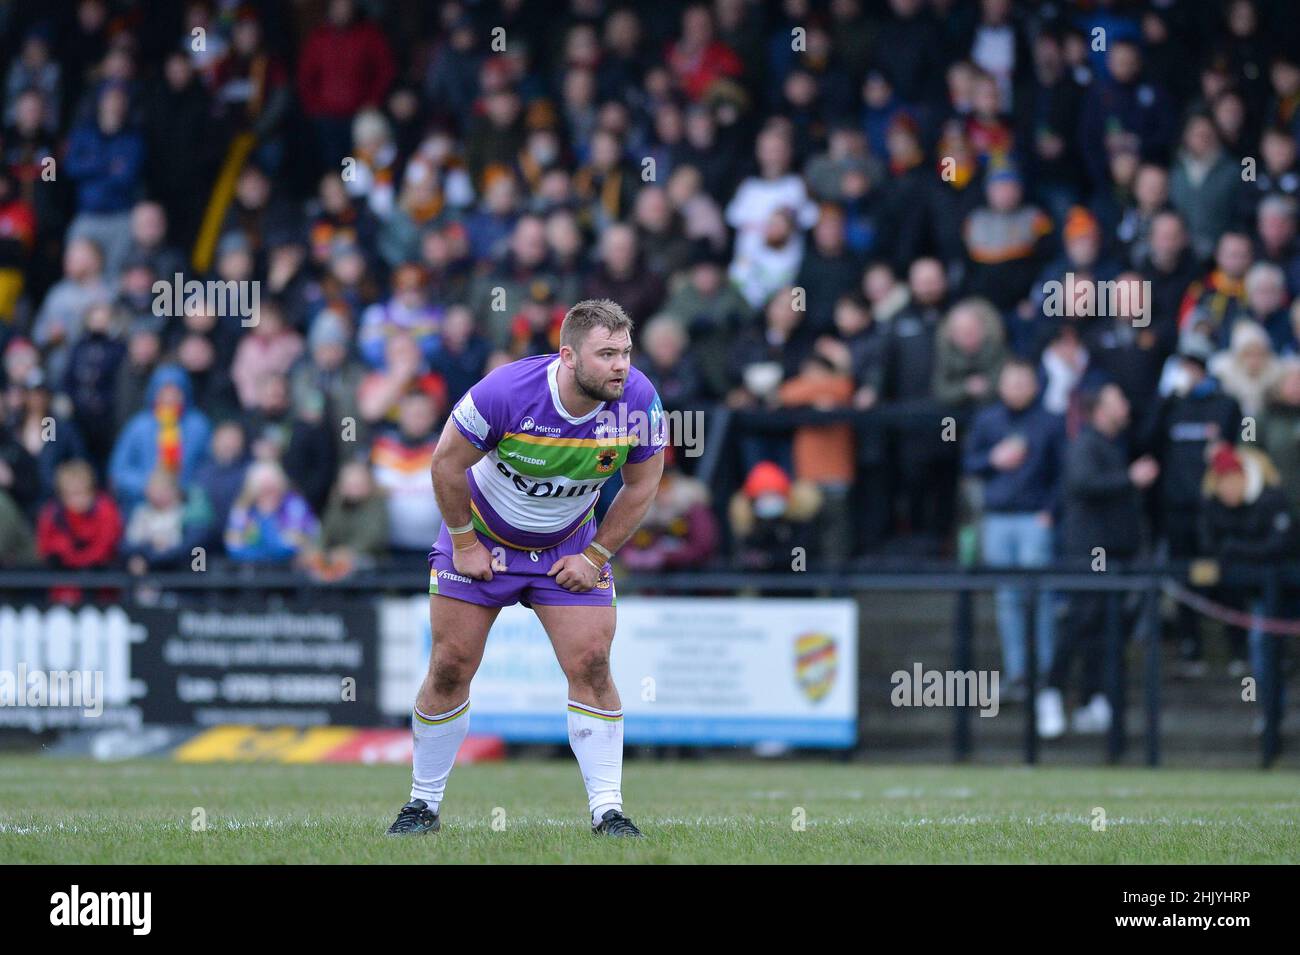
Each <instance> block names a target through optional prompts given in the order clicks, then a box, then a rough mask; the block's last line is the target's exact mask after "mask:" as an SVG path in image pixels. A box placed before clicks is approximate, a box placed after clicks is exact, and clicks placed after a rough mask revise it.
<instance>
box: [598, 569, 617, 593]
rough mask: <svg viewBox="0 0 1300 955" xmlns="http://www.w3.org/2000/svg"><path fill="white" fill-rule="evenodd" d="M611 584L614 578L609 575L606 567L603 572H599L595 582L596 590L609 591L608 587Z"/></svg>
mask: <svg viewBox="0 0 1300 955" xmlns="http://www.w3.org/2000/svg"><path fill="white" fill-rule="evenodd" d="M613 582H614V578H613V576H612V575H611V574H610V572H609V568H608V567H606V568H605V569H604V570H602V571H601V572H600V578H599V579H598V580H597V581H596V589H597V590H609V585H610V584H612V583H613Z"/></svg>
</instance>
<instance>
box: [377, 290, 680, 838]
mask: <svg viewBox="0 0 1300 955" xmlns="http://www.w3.org/2000/svg"><path fill="white" fill-rule="evenodd" d="M631 354H632V320H631V319H630V318H628V316H627V314H626V313H625V312H624V311H623V309H622V308H621V307H620V306H619V305H618V304H617V303H615V302H611V301H608V300H603V299H602V300H590V301H585V302H579V303H578V304H577V305H574V306H573V307H572V308H571V309H569V311H568V314H566V315H565V317H564V323H563V325H562V327H561V329H560V351H559V354H555V355H537V356H533V357H531V358H522V359H520V360H519V361H516V362H512V363H511V364H508V365H503V366H502V367H500V368H498V369H496V370H495V371H493V372H492V373H490V374H489V375H487V377H485V378H484V379H483V380H482V381H480V382H479V383H478V384H477V385H475V386H474V387H472V388H471V389H470V390H469V391H468V392H467V393H466V394H465V396H464V397H463V398H462V399H461V400H460V402H459V403H457V405H456V407H455V408H454V409H453V411H452V414H451V422H452V424H454V425H455V427H447V428H445V429H444V430H443V434H442V437H441V438H440V439H439V441H438V447H437V449H436V451H435V452H434V455H433V466H432V476H433V490H434V494H436V495H437V498H438V506H439V508H440V509H441V511H442V516H443V521H444V525H443V528H442V532H441V534H440V535H439V536H438V542H437V543H436V544H435V545H434V547H433V551H432V552H431V553H430V554H429V570H430V574H429V594H430V597H429V619H430V623H431V626H432V630H433V651H432V653H431V654H430V657H429V672H428V674H427V675H426V676H425V678H424V683H423V685H422V686H421V687H420V692H419V695H418V696H417V697H416V700H415V711H414V712H413V713H412V716H411V728H412V731H413V733H414V736H415V752H414V758H413V768H412V778H413V782H412V785H411V799H410V802H408V803H407V804H406V805H405V806H403V807H402V809H401V811H400V812H399V813H398V816H397V820H396V821H395V822H394V823H393V824H392V826H391V827H390V828H389V830H388V832H389V833H390V834H391V835H407V834H416V833H425V832H436V831H437V830H438V828H439V825H440V822H439V812H440V808H441V805H442V798H443V792H444V791H445V790H446V786H447V778H448V776H449V775H450V774H451V768H452V764H453V763H454V762H455V760H456V752H457V750H458V749H460V745H461V743H462V741H463V740H464V739H465V735H466V734H467V733H468V732H469V722H470V714H469V708H470V701H469V688H470V680H472V679H473V677H474V674H475V672H476V671H477V670H478V666H479V663H480V661H481V660H482V658H483V648H484V645H485V643H486V641H487V635H488V630H489V628H490V627H491V626H492V622H493V621H494V620H495V619H496V617H497V614H498V613H499V612H500V611H501V608H502V607H505V606H508V605H510V604H514V603H522V604H523V605H524V606H526V607H530V608H531V609H532V610H533V612H534V613H536V614H537V617H538V619H539V620H540V621H541V623H542V626H543V627H544V628H545V629H546V633H547V636H548V637H549V638H550V641H551V645H552V646H553V647H554V649H555V656H556V658H557V659H558V661H559V664H560V667H561V669H563V671H564V675H565V677H566V678H567V679H568V684H569V688H568V697H569V699H568V721H569V745H570V746H571V747H572V749H573V754H574V756H576V757H577V760H578V768H579V770H580V771H581V773H582V781H583V783H584V784H585V785H586V787H587V804H588V806H587V808H588V809H589V810H590V813H591V825H592V831H593V832H595V833H597V834H601V835H609V836H624V837H626V836H632V837H637V836H640V835H641V832H640V830H639V829H637V827H636V826H635V825H634V824H633V823H632V821H631V820H630V819H628V817H627V816H625V815H624V814H623V794H622V776H623V709H622V703H621V701H620V700H619V695H618V689H617V688H616V687H615V686H614V681H613V680H612V678H611V676H610V671H609V650H610V644H611V642H612V641H613V639H614V620H615V609H614V607H615V600H616V594H615V587H614V575H613V572H612V571H611V569H610V565H609V559H610V557H611V556H613V554H614V553H615V552H616V551H617V550H618V549H619V547H621V546H622V545H623V543H624V542H626V541H627V539H628V538H629V537H631V536H632V534H633V532H635V531H636V529H637V527H638V526H639V525H640V523H641V521H642V520H643V519H644V518H645V515H646V511H647V510H648V509H649V507H650V504H651V502H652V501H653V499H654V496H655V493H656V491H657V490H658V488H659V479H660V477H661V475H662V473H663V456H662V454H660V452H661V451H662V450H663V448H664V446H665V444H666V439H665V436H664V426H663V406H662V405H661V404H660V401H659V396H658V395H657V394H656V393H655V389H654V386H653V385H651V384H650V382H649V380H647V378H646V377H645V375H643V374H642V373H641V372H640V371H638V370H637V369H636V368H634V367H632V364H631ZM620 470H621V471H622V477H623V487H622V488H621V489H620V490H619V492H618V494H617V495H616V496H615V497H614V500H613V502H612V503H611V504H610V506H609V510H608V511H607V512H606V514H605V519H604V520H603V521H601V522H600V526H599V527H597V525H596V519H595V505H596V499H597V498H598V497H599V495H600V488H601V485H603V484H604V483H605V482H606V481H607V480H609V479H610V478H611V477H613V475H614V474H615V473H617V472H619V471H620Z"/></svg>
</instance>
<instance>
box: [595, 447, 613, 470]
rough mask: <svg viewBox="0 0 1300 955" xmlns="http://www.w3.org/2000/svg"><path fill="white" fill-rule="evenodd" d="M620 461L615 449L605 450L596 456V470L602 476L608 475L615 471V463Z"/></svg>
mask: <svg viewBox="0 0 1300 955" xmlns="http://www.w3.org/2000/svg"><path fill="white" fill-rule="evenodd" d="M617 460H618V452H617V451H616V450H614V449H613V448H605V449H603V450H602V451H601V452H600V453H599V454H597V455H596V470H597V471H599V472H600V473H601V474H608V473H609V472H610V471H612V470H614V462H615V461H617Z"/></svg>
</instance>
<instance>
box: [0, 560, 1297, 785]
mask: <svg viewBox="0 0 1300 955" xmlns="http://www.w3.org/2000/svg"><path fill="white" fill-rule="evenodd" d="M1188 570H1189V568H1188V565H1186V564H1178V565H1175V564H1167V565H1161V566H1145V567H1141V566H1127V567H1118V566H1112V567H1111V568H1109V569H1108V570H1107V571H1106V572H1099V573H1094V572H1090V571H1087V570H1080V569H1079V568H1078V567H1077V566H1057V567H1054V568H1048V569H1033V570H1029V569H1025V570H1019V569H1017V570H996V569H962V568H959V567H956V566H954V565H951V564H948V565H942V564H934V563H931V564H928V565H926V566H915V567H913V568H911V569H898V568H894V569H886V568H882V569H880V570H877V571H873V572H869V571H862V570H844V571H841V572H819V573H814V572H807V573H793V572H790V573H736V572H726V571H717V572H711V571H696V572H690V573H674V574H665V573H659V574H650V573H638V574H633V575H628V576H627V577H626V578H625V579H624V580H620V584H619V586H620V590H621V591H622V592H624V593H639V594H662V595H675V596H685V595H701V594H711V595H717V594H734V593H745V594H747V595H754V596H763V595H772V596H775V595H781V596H806V597H813V598H815V597H819V596H824V597H830V596H853V597H859V598H861V597H862V596H864V595H869V594H872V593H881V592H914V593H935V594H951V595H953V598H954V599H953V610H952V623H951V640H952V643H951V646H952V653H951V668H952V669H953V670H954V671H958V672H967V671H971V670H972V662H973V658H974V633H975V611H974V598H975V595H976V594H981V593H992V592H994V591H996V590H997V589H998V588H1000V587H1017V588H1021V589H1022V590H1024V591H1025V594H1026V599H1025V600H1024V601H1023V603H1022V606H1023V607H1024V613H1025V614H1026V618H1027V619H1026V626H1025V628H1024V632H1025V633H1026V634H1032V633H1033V632H1034V628H1033V626H1032V623H1033V620H1032V614H1033V613H1034V609H1033V608H1034V607H1035V600H1034V596H1035V594H1036V593H1038V592H1039V591H1041V590H1044V589H1046V590H1050V591H1051V592H1053V593H1057V594H1071V593H1079V592H1084V591H1092V592H1097V591H1101V592H1104V593H1105V594H1106V595H1107V614H1106V625H1105V634H1104V646H1105V668H1104V673H1105V692H1106V694H1107V696H1108V698H1109V701H1110V705H1111V709H1112V720H1111V728H1110V731H1109V734H1108V736H1107V739H1106V754H1107V758H1108V759H1109V760H1110V761H1112V762H1114V761H1118V760H1119V759H1120V758H1122V757H1123V755H1124V753H1125V750H1126V746H1127V743H1128V739H1127V735H1126V723H1125V711H1126V707H1127V704H1128V702H1129V700H1128V693H1127V692H1126V690H1127V687H1128V679H1129V674H1128V672H1127V666H1128V653H1127V644H1128V634H1126V633H1125V632H1124V630H1125V628H1124V625H1123V622H1122V614H1121V607H1120V603H1121V600H1123V599H1124V597H1125V595H1126V594H1136V595H1138V597H1139V600H1140V612H1139V613H1138V615H1137V618H1136V625H1135V626H1134V628H1133V631H1134V633H1133V639H1134V643H1135V644H1136V645H1137V647H1138V649H1139V656H1140V660H1141V664H1140V666H1141V678H1140V683H1141V706H1142V708H1143V713H1144V727H1145V731H1144V734H1143V737H1144V740H1143V741H1144V750H1145V752H1144V757H1145V762H1146V763H1147V764H1149V765H1151V766H1155V765H1157V764H1159V762H1160V760H1161V739H1160V722H1161V705H1162V704H1161V682H1162V677H1161V625H1160V604H1161V600H1162V599H1163V598H1164V597H1165V596H1166V595H1172V596H1174V597H1178V596H1179V595H1180V594H1186V593H1195V591H1191V590H1187V589H1186V585H1187V580H1188ZM1220 571H1221V575H1222V580H1221V582H1222V583H1223V584H1225V585H1228V586H1232V587H1237V588H1241V589H1242V591H1243V592H1249V593H1251V594H1253V595H1254V597H1255V608H1256V610H1258V611H1260V612H1259V613H1258V614H1250V615H1247V616H1248V618H1249V619H1248V621H1247V622H1249V623H1252V624H1254V625H1257V626H1259V627H1260V628H1262V629H1265V630H1266V631H1267V630H1269V629H1270V628H1271V632H1269V633H1268V635H1267V636H1266V638H1265V643H1264V648H1265V652H1264V653H1263V655H1262V660H1261V661H1260V664H1261V670H1260V672H1258V673H1256V674H1255V676H1256V678H1257V684H1258V688H1259V701H1260V702H1261V703H1262V704H1263V707H1262V708H1263V713H1264V731H1263V734H1262V737H1261V751H1260V758H1261V762H1262V764H1263V765H1264V766H1269V765H1271V764H1272V763H1273V762H1274V761H1275V760H1276V758H1277V756H1278V755H1279V753H1280V752H1281V745H1282V740H1281V732H1280V728H1281V723H1282V717H1283V697H1284V692H1283V685H1282V684H1283V680H1284V675H1283V660H1284V642H1285V641H1286V640H1287V639H1289V637H1288V636H1287V634H1288V633H1290V632H1293V631H1294V630H1295V629H1297V628H1300V624H1297V622H1296V621H1289V620H1278V619H1277V618H1278V615H1279V612H1280V611H1283V610H1285V609H1286V607H1287V603H1286V601H1287V598H1288V596H1289V595H1291V594H1297V595H1300V564H1294V565H1290V564H1289V565H1285V566H1278V565H1268V566H1247V565H1234V566H1225V567H1223V568H1221V569H1220ZM427 582H428V578H427V574H426V573H424V572H420V571H414V572H407V571H400V572H393V571H368V572H359V573H357V574H354V575H353V576H351V577H348V578H346V579H344V580H341V581H337V582H333V583H329V584H322V583H319V582H317V581H314V580H312V579H311V578H310V577H308V576H306V575H304V574H300V573H298V572H296V571H292V570H286V569H280V570H270V569H265V568H254V567H249V566H243V567H230V568H226V569H224V570H218V569H217V568H212V569H210V570H208V571H206V572H203V573H198V572H184V571H182V572H170V573H157V574H149V575H145V576H134V575H130V574H126V573H122V572H112V571H86V572H76V573H71V572H60V571H49V570H29V571H6V572H0V605H4V604H12V603H17V602H19V601H22V600H27V599H31V598H32V597H33V595H46V594H48V593H50V591H52V590H56V589H60V588H69V587H76V588H79V589H80V590H81V591H82V592H83V593H84V594H86V595H93V596H94V598H95V599H97V600H99V601H100V602H104V601H111V600H112V599H113V598H114V595H115V594H116V595H117V596H118V597H119V598H120V597H121V596H122V594H123V592H126V591H132V590H136V589H138V588H146V589H149V590H152V591H154V592H155V593H169V592H170V593H173V594H175V595H177V598H178V599H180V600H189V599H195V600H199V601H211V600H218V601H219V600H221V599H222V597H223V596H227V595H234V594H243V595H247V594H249V593H257V594H263V595H265V596H266V597H268V598H271V597H272V596H274V595H276V594H279V595H295V596H299V597H307V598H311V597H312V596H313V595H315V596H318V597H322V598H323V597H325V596H335V597H346V596H347V595H349V594H353V595H357V596H360V595H362V594H366V595H375V594H384V593H411V592H413V591H414V592H423V591H424V590H425V589H426V588H427ZM862 620H863V625H864V629H865V628H866V626H868V625H869V624H870V623H871V614H870V608H869V605H868V607H867V610H866V612H865V613H863V614H862ZM861 639H862V637H861V634H860V635H859V640H861ZM1027 643H1028V646H1027V648H1026V650H1027V653H1026V656H1027V660H1028V666H1027V672H1028V680H1029V686H1028V698H1029V700H1030V701H1031V705H1028V706H1026V707H1025V715H1024V758H1025V761H1026V762H1027V763H1035V762H1037V760H1038V758H1039V736H1038V727H1037V724H1036V712H1035V707H1034V706H1033V705H1032V701H1033V699H1034V694H1035V693H1036V691H1037V690H1038V687H1037V686H1036V685H1035V683H1036V681H1037V671H1038V666H1037V663H1038V661H1037V659H1036V652H1037V649H1036V647H1035V645H1034V640H1033V639H1029V640H1028V641H1027ZM971 715H972V714H971V707H968V706H958V707H955V708H954V715H953V726H952V753H953V757H954V759H955V760H957V761H962V760H966V759H968V758H969V757H970V755H971V753H972V750H973V741H972V727H971Z"/></svg>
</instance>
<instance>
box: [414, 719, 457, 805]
mask: <svg viewBox="0 0 1300 955" xmlns="http://www.w3.org/2000/svg"><path fill="white" fill-rule="evenodd" d="M411 732H412V735H414V737H415V753H414V756H413V758H412V760H411V798H412V799H423V800H424V801H425V802H427V803H428V804H429V808H430V809H432V810H433V811H434V812H437V811H438V807H439V806H441V805H442V794H443V792H445V791H446V789H447V777H448V776H450V775H451V767H452V765H453V764H454V763H455V762H456V752H457V751H458V750H459V749H460V744H461V743H463V742H465V736H466V734H467V733H469V700H466V701H465V702H464V703H462V704H461V705H460V706H456V707H453V708H452V709H450V710H448V711H447V712H446V713H437V714H435V715H433V716H430V715H429V714H428V713H421V712H420V709H419V707H416V708H415V709H414V711H413V712H412V713H411Z"/></svg>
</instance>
